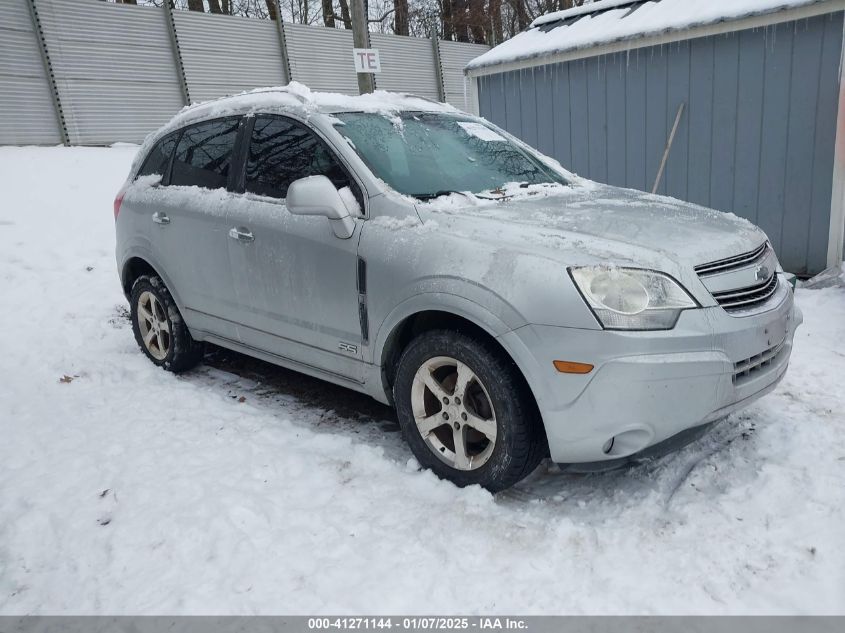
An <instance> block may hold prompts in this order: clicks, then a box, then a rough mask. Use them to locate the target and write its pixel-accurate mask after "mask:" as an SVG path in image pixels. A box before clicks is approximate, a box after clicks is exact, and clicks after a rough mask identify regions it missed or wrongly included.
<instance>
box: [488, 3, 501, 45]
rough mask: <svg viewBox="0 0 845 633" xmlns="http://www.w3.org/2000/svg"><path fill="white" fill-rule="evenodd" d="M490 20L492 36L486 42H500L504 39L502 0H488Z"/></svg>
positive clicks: (491, 43)
mask: <svg viewBox="0 0 845 633" xmlns="http://www.w3.org/2000/svg"><path fill="white" fill-rule="evenodd" d="M490 22H491V27H492V30H493V37H492V38H491V41H490V42H488V44H490V45H491V46H495V45H497V44H501V43H502V42H503V41H504V40H505V35H504V30H503V29H502V0H490Z"/></svg>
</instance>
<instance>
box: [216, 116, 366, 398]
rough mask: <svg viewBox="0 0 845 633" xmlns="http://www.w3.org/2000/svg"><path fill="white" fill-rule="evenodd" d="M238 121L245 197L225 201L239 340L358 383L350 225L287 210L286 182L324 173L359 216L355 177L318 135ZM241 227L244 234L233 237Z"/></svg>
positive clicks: (270, 119)
mask: <svg viewBox="0 0 845 633" xmlns="http://www.w3.org/2000/svg"><path fill="white" fill-rule="evenodd" d="M250 123H252V125H248V126H247V128H246V130H245V135H244V136H245V140H247V139H246V137H247V135H248V136H249V139H248V140H249V146H248V147H246V148H245V149H246V151H245V173H244V183H243V188H244V191H245V192H244V194H243V199H244V200H245V201H247V202H248V205H246V206H243V205H237V206H233V207H231V208H230V212H229V220H230V231H232V237H231V238H230V239H229V256H230V261H231V266H232V275H233V281H234V287H235V294H236V296H237V300H238V307H239V317H238V321H239V322H240V323H241V324H243V325H245V326H247V327H245V328H242V330H241V332H240V334H241V340H242V342H243V343H246V344H248V345H251V346H254V347H258V348H260V349H263V350H265V351H269V352H271V353H273V354H276V355H278V356H282V357H285V358H287V359H289V360H293V361H296V362H298V363H301V364H304V365H307V366H310V367H316V368H318V369H320V370H322V371H327V372H330V373H332V374H336V375H339V376H342V377H345V378H351V379H353V380H355V381H357V382H360V380H361V376H362V369H361V362H360V358H361V356H362V349H361V348H362V344H363V335H362V323H361V320H360V316H359V309H358V286H357V247H358V238H359V236H360V230H361V224H362V219H360V218H359V219H358V220H357V221H356V222H357V226H356V229H355V233H354V234H353V236H352V237H350V238H349V239H340V238H338V237H336V236H335V234H334V233H333V231H332V229H331V227H330V224H329V221H328V219H326V218H325V217H321V216H300V215H293V214H291V213H289V212H288V210H287V208H286V207H285V195H286V193H287V188H288V186H289V185H290V183H291V182H293V181H294V180H297V179H299V178H304V177H306V176H313V175H325V176H327V177H328V178H329V179H330V180H331V181H332V182H333V183H334V185H335V186H336V187H337V188H338V189H339V190H340V191H341V195H342V196H343V198H344V200H345V201H347V204H348V205H349V206H350V207H351V210H352V211H354V213H353V215H360V212H361V210H362V209H363V196H362V192H361V188H360V186H359V185H358V184H357V183H356V182H355V181H354V180H353V179H352V177H351V176H350V172H349V171H348V170H347V168H346V167H345V166H344V165H343V164H342V163H341V162H340V160H339V159H338V158H337V156H336V154H335V153H334V151H333V150H332V149H331V148H330V147H329V146H328V144H327V143H326V142H325V141H324V140H323V139H321V138H320V137H318V136H317V134H316V133H315V132H314V131H313V130H311V129H310V128H308V127H307V126H305V125H303V124H302V123H300V122H297V121H294V120H292V119H290V118H287V117H282V116H270V115H262V116H257V117H255V118H254V119H253V120H252V121H250ZM238 236H241V237H238Z"/></svg>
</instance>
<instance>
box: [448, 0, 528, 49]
mask: <svg viewBox="0 0 845 633" xmlns="http://www.w3.org/2000/svg"><path fill="white" fill-rule="evenodd" d="M518 1H522V0H518ZM452 26H453V28H454V29H455V40H457V41H458V42H469V31H468V30H467V0H452Z"/></svg>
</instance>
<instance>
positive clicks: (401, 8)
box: [393, 0, 409, 35]
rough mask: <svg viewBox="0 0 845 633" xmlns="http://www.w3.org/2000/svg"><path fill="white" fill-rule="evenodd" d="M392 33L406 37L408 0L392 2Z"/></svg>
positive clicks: (394, 0)
mask: <svg viewBox="0 0 845 633" xmlns="http://www.w3.org/2000/svg"><path fill="white" fill-rule="evenodd" d="M393 9H394V11H393V32H394V33H395V34H396V35H408V34H409V33H408V0H393Z"/></svg>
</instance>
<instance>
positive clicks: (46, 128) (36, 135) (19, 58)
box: [0, 0, 61, 145]
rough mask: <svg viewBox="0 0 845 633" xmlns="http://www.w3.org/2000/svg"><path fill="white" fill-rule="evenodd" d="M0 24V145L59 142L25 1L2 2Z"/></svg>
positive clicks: (11, 0) (36, 40)
mask: <svg viewBox="0 0 845 633" xmlns="http://www.w3.org/2000/svg"><path fill="white" fill-rule="evenodd" d="M2 15H3V19H2V21H1V22H0V144H7V145H23V144H43V145H51V144H54V143H60V142H61V136H60V134H59V125H58V123H57V121H56V112H55V110H54V108H53V100H52V97H51V96H50V89H49V84H48V82H47V77H46V75H45V72H44V64H43V63H42V61H41V51H40V50H39V43H38V39H37V37H36V34H35V32H34V30H33V27H32V18H31V17H30V14H29V6H28V3H27V0H7V1H6V2H4V6H3V11H2Z"/></svg>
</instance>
